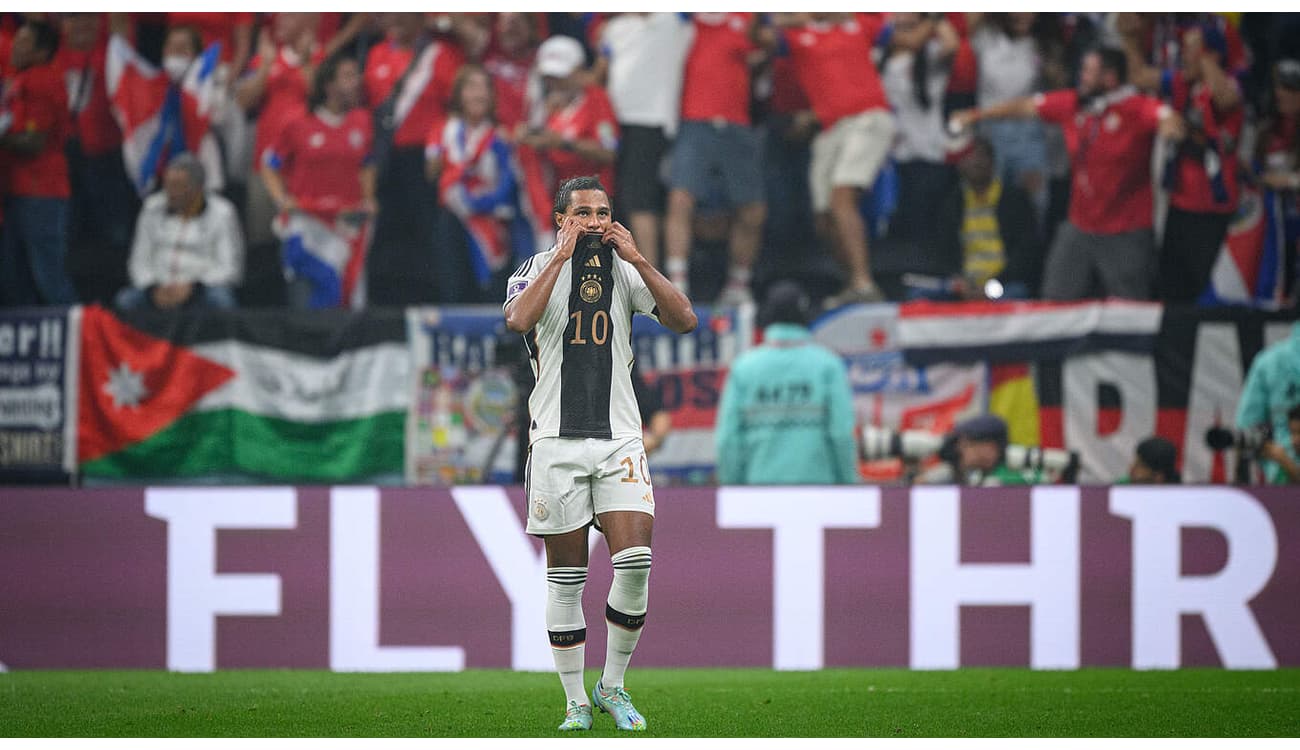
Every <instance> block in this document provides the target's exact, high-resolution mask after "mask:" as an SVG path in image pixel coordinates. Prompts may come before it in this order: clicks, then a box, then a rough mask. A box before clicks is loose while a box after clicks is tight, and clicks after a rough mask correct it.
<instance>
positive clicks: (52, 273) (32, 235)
mask: <svg viewBox="0 0 1300 750" xmlns="http://www.w3.org/2000/svg"><path fill="white" fill-rule="evenodd" d="M67 251H68V201H67V200H66V199H63V198H30V197H26V196H18V195H11V196H9V197H8V198H6V199H5V204H4V224H2V225H0V305H8V306H19V305H71V304H74V303H76V301H77V294H76V292H75V291H73V289H72V282H70V281H69V280H68V274H67V271H66V270H65V269H64V256H65V255H66V254H67Z"/></svg>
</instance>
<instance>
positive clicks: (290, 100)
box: [251, 47, 324, 164]
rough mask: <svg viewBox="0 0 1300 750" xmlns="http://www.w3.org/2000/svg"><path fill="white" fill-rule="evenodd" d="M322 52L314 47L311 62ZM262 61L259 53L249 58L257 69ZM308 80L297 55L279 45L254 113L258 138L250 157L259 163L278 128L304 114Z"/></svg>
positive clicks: (316, 61)
mask: <svg viewBox="0 0 1300 750" xmlns="http://www.w3.org/2000/svg"><path fill="white" fill-rule="evenodd" d="M323 59H324V54H323V53H322V52H321V51H320V50H317V52H316V54H315V55H313V56H312V65H320V63H321V61H322V60H323ZM261 64H262V57H261V55H257V56H255V57H254V58H253V60H252V63H251V65H252V68H253V69H254V70H256V69H257V68H258V67H260V66H261ZM310 90H311V83H310V82H309V81H308V80H307V76H305V75H303V70H302V64H301V61H300V60H298V55H297V54H296V53H295V52H293V50H291V49H290V48H289V47H281V48H280V52H279V54H277V55H276V57H275V61H274V62H272V63H271V73H270V75H268V76H267V79H266V91H265V92H264V93H263V94H262V111H261V114H259V115H258V116H257V140H256V143H255V144H254V146H253V156H254V158H255V159H257V162H256V163H258V164H260V163H261V160H262V156H263V155H264V154H265V152H266V149H268V148H270V147H271V146H274V145H275V142H276V139H277V138H279V136H280V131H281V130H284V127H285V126H286V125H288V124H289V123H290V122H292V121H293V120H296V119H298V118H300V117H302V116H304V115H305V114H307V95H308V92H309V91H310Z"/></svg>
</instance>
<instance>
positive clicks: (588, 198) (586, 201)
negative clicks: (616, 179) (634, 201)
mask: <svg viewBox="0 0 1300 750" xmlns="http://www.w3.org/2000/svg"><path fill="white" fill-rule="evenodd" d="M569 216H576V217H578V221H579V222H580V223H581V224H582V229H583V231H584V232H604V231H605V230H606V229H609V227H610V224H612V223H613V222H614V219H613V213H612V212H611V211H610V208H609V196H607V195H605V191H604V190H574V191H573V193H572V194H571V195H570V196H569V207H568V208H567V209H566V210H565V211H564V213H562V214H556V215H555V225H556V226H559V225H561V224H562V223H564V219H565V218H566V217H569Z"/></svg>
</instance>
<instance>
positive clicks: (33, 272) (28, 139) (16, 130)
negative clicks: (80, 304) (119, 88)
mask: <svg viewBox="0 0 1300 750" xmlns="http://www.w3.org/2000/svg"><path fill="white" fill-rule="evenodd" d="M58 47H59V35H58V33H57V32H56V31H55V30H54V28H53V27H51V26H50V25H49V24H47V23H44V22H40V21H27V22H26V23H24V24H23V25H22V27H21V28H19V29H18V32H17V33H16V34H15V35H14V37H13V45H12V47H11V49H10V57H9V60H8V61H6V62H7V63H9V67H7V68H6V72H7V73H8V80H6V81H5V82H4V84H5V85H4V93H3V97H0V169H3V170H4V171H3V172H0V179H3V180H4V183H7V184H4V183H0V190H3V191H4V193H5V196H4V224H3V225H2V227H3V228H0V304H4V305H69V304H72V303H73V302H75V301H76V292H75V291H74V290H73V288H72V282H71V281H70V280H69V279H68V274H67V272H66V270H65V267H64V263H65V259H64V256H65V255H66V254H67V249H68V233H67V229H68V196H69V194H70V190H69V186H68V161H67V158H66V157H65V156H64V151H63V149H64V143H65V141H66V140H67V136H68V128H69V119H70V117H69V113H68V95H67V91H66V89H65V88H64V83H63V77H62V76H61V75H60V74H59V70H58V68H57V67H55V65H54V54H55V52H57V51H58Z"/></svg>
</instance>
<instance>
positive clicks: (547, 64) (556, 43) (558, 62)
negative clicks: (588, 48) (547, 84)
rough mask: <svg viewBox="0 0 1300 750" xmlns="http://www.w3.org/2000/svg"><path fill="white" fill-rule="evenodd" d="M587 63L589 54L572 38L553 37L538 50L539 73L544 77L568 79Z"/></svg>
mask: <svg viewBox="0 0 1300 750" xmlns="http://www.w3.org/2000/svg"><path fill="white" fill-rule="evenodd" d="M586 62H587V53H586V52H583V50H582V45H581V44H579V43H578V40H577V39H574V38H573V37H571V36H560V35H557V36H553V37H551V38H550V39H547V40H546V41H544V42H542V46H540V47H538V48H537V72H538V73H541V74H542V75H544V76H555V77H556V78H567V77H568V76H569V74H571V73H572V72H573V71H575V70H577V69H578V68H581V67H582V66H583V65H584V64H585V63H586Z"/></svg>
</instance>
